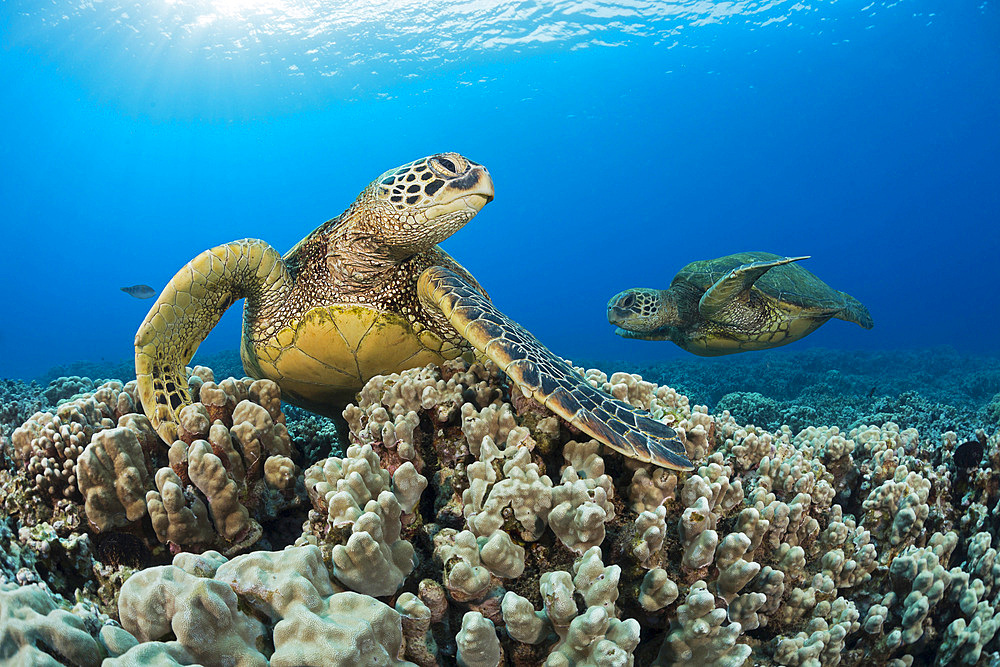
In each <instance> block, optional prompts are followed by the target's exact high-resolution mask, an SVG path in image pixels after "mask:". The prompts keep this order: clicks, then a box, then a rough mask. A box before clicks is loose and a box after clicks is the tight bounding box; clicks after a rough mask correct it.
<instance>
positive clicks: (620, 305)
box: [608, 287, 662, 332]
mask: <svg viewBox="0 0 1000 667" xmlns="http://www.w3.org/2000/svg"><path fill="white" fill-rule="evenodd" d="M660 302H661V290H657V289H647V288H644V287H636V288H633V289H627V290H625V291H624V292H619V293H618V294H616V295H614V296H613V297H611V300H610V301H608V322H610V323H611V324H614V325H615V326H618V327H621V328H622V329H627V330H629V331H642V332H645V331H654V330H656V329H659V328H660V327H661V326H662V323H661V322H660V319H661V318H660V317H659V313H660Z"/></svg>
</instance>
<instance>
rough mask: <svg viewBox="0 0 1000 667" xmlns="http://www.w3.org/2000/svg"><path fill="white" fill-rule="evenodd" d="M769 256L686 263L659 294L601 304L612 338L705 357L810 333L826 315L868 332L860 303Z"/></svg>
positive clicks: (625, 295) (629, 294) (639, 292)
mask: <svg viewBox="0 0 1000 667" xmlns="http://www.w3.org/2000/svg"><path fill="white" fill-rule="evenodd" d="M803 259H808V257H781V256H780V255H774V254H772V253H769V252H740V253H737V254H735V255H728V256H726V257H719V258H718V259H707V260H702V261H698V262H691V263H690V264H688V265H687V266H685V267H684V268H683V269H681V270H680V272H678V274H677V275H676V276H675V277H674V279H673V281H671V283H670V288H669V289H666V290H658V289H646V288H633V289H628V290H625V291H624V292H619V293H618V294H616V295H615V296H614V297H612V298H611V300H610V301H609V302H608V321H609V322H610V323H611V324H614V325H616V326H617V327H618V328H617V329H616V330H615V333H617V334H618V335H619V336H623V337H625V338H642V339H644V340H672V341H673V342H675V343H677V344H678V345H679V346H681V347H682V348H684V349H685V350H687V351H688V352H693V353H694V354H698V355H701V356H705V357H712V356H718V355H722V354H732V353H734V352H747V351H749V350H765V349H768V348H771V347H778V346H779V345H786V344H788V343H791V342H793V341H796V340H798V339H800V338H802V337H803V336H807V335H808V334H810V333H812V332H813V331H815V330H816V329H817V328H818V327H819V326H820V325H821V324H823V323H824V322H826V321H827V320H828V319H830V318H831V317H837V318H840V319H842V320H847V321H848V322H855V323H857V324H860V325H861V326H863V327H864V328H865V329H871V328H872V325H873V323H872V317H871V315H869V314H868V309H867V308H865V307H864V306H863V305H862V304H861V302H860V301H858V300H857V299H855V298H854V297H853V296H851V295H849V294H845V293H844V292H838V291H837V290H835V289H833V288H832V287H830V286H829V285H827V284H826V283H824V282H823V281H822V280H820V279H819V278H817V277H816V276H814V275H813V274H812V273H810V272H809V271H807V270H806V269H804V268H802V267H801V266H800V265H799V264H797V263H796V262H798V261H799V260H803Z"/></svg>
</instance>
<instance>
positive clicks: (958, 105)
mask: <svg viewBox="0 0 1000 667" xmlns="http://www.w3.org/2000/svg"><path fill="white" fill-rule="evenodd" d="M0 42H2V46H3V48H2V49H0V72H2V77H3V81H2V83H3V85H2V93H0V94H2V95H3V98H4V100H3V104H2V105H0V124H2V127H3V128H4V139H3V141H2V142H0V164H2V165H3V177H2V179H0V206H2V208H0V210H2V214H0V225H2V230H3V246H4V248H5V252H4V261H3V265H2V268H0V276H2V282H0V313H2V314H3V320H2V321H3V323H4V324H3V326H2V327H0V348H2V349H3V350H4V353H3V354H2V355H0V377H19V378H33V377H37V376H39V375H40V374H42V373H43V372H44V371H45V370H46V369H48V368H50V367H52V366H54V365H57V364H64V363H68V362H72V361H77V360H94V361H100V360H104V361H117V360H121V359H128V358H129V357H130V356H131V354H132V339H133V336H134V334H135V331H136V328H137V327H138V325H139V323H140V322H141V321H142V319H143V317H144V315H145V313H146V311H147V310H148V308H149V306H150V301H142V300H137V299H134V298H132V297H130V296H128V295H126V294H124V293H123V292H121V291H119V287H121V286H125V285H132V284H136V283H147V284H149V285H151V286H153V287H154V288H155V289H156V290H159V289H160V288H162V286H163V285H164V284H166V282H167V281H168V280H169V279H170V277H171V276H172V275H173V274H174V272H175V271H177V270H178V269H179V268H180V267H181V266H182V265H183V264H184V263H185V262H187V261H188V260H189V259H191V258H192V257H194V256H195V255H196V254H197V253H198V252H200V251H201V250H203V249H205V248H208V247H211V246H213V245H217V244H219V243H223V242H226V241H230V240H233V239H237V238H243V237H248V236H250V237H258V238H263V239H266V240H267V241H269V242H270V243H271V244H272V245H274V246H275V247H276V248H278V249H279V250H280V251H282V252H283V251H285V250H287V249H288V248H290V247H291V246H292V245H294V243H295V242H296V241H298V240H299V239H300V238H302V237H303V236H304V235H305V234H307V233H308V232H309V231H311V230H312V229H313V228H314V227H316V226H317V225H319V224H320V223H322V222H323V221H325V220H327V219H328V218H331V217H333V216H335V215H337V214H338V213H340V212H341V211H342V210H343V209H344V208H345V207H346V206H347V205H348V204H349V203H350V202H351V201H352V200H353V198H354V197H355V196H356V194H357V193H358V192H359V191H360V190H361V189H362V188H363V187H364V186H365V185H366V184H367V183H368V182H369V181H371V180H372V179H373V178H374V177H376V176H377V175H378V174H380V173H381V172H382V171H383V170H385V169H388V168H390V167H393V166H395V165H398V164H401V163H404V162H408V161H410V160H412V159H415V158H417V157H420V156H423V155H427V154H430V153H434V152H438V151H446V150H454V151H459V152H462V153H463V154H465V155H468V156H469V157H471V158H472V159H474V160H476V161H478V162H481V163H483V164H485V165H486V166H487V167H488V168H489V169H490V171H491V173H492V175H493V177H494V180H495V183H496V191H497V196H496V200H495V201H494V202H493V203H491V204H490V205H489V206H487V207H486V208H485V209H484V210H483V212H482V213H481V214H480V215H479V216H477V217H476V218H475V219H474V220H473V221H472V222H471V223H470V224H469V226H468V227H467V228H465V229H463V230H461V231H460V232H458V233H457V234H455V236H454V237H452V238H451V239H449V240H448V241H446V242H445V243H444V244H443V245H444V247H445V249H446V250H447V251H448V252H450V253H451V254H452V255H454V256H455V257H456V258H457V259H458V260H459V261H461V262H462V263H463V264H464V265H465V266H466V267H467V268H468V269H469V270H470V271H472V273H473V274H474V275H475V276H476V277H477V278H478V279H479V281H480V282H481V283H482V285H483V286H484V287H486V289H487V290H488V291H489V292H490V294H491V296H492V298H493V300H494V302H495V303H496V304H497V305H498V306H499V307H500V309H501V310H503V311H504V312H506V313H507V314H509V315H510V316H511V317H513V318H514V319H516V320H517V321H519V322H520V323H522V324H523V325H524V326H525V327H527V328H528V329H529V330H531V331H532V332H534V333H535V334H536V335H537V336H538V337H539V338H540V339H541V340H542V341H543V342H545V343H546V344H548V345H549V347H551V348H552V349H553V350H554V351H556V352H557V353H558V354H561V355H563V356H567V357H569V358H592V359H593V358H597V359H625V360H632V361H643V360H650V359H670V358H677V357H680V356H685V355H686V354H687V353H684V352H682V351H680V350H679V349H678V348H676V347H674V346H673V345H671V344H670V343H662V342H658V343H653V342H645V341H632V340H622V339H619V338H617V337H616V336H615V335H614V334H613V330H612V327H611V326H610V325H608V323H607V321H606V319H605V304H606V302H607V300H608V298H609V297H610V296H611V295H613V294H614V293H616V292H618V291H620V290H622V289H625V288H627V287H633V286H647V287H666V286H667V285H668V284H669V281H670V279H671V277H672V276H673V275H674V273H675V272H676V271H677V270H678V269H679V268H680V267H682V266H683V265H684V264H686V263H688V262H690V261H692V260H695V259H705V258H710V257H716V256H720V255H724V254H729V253H733V252H738V251H743V250H766V251H770V252H775V253H781V254H788V255H811V256H812V257H811V259H809V260H808V263H807V268H809V269H810V270H811V271H813V272H814V273H815V274H817V275H818V276H819V277H820V278H822V279H824V280H825V281H827V282H828V283H829V284H830V285H832V286H833V287H835V288H837V289H840V290H844V291H846V292H848V293H850V294H852V295H854V296H855V297H857V298H858V299H860V300H861V301H862V302H863V303H865V304H866V305H867V306H868V308H869V309H870V311H871V313H872V315H873V317H874V319H875V323H876V324H875V328H874V329H873V330H871V331H864V330H862V329H861V328H859V327H857V326H855V325H852V324H848V323H845V322H840V321H832V322H830V323H828V324H827V325H825V326H824V327H822V328H821V329H820V330H819V331H817V332H816V333H814V334H812V335H811V336H810V337H809V338H807V339H805V340H803V341H801V342H799V343H796V344H795V346H793V347H796V348H807V347H811V346H822V347H826V348H832V349H840V350H895V349H899V348H911V347H926V346H938V345H950V346H953V347H954V348H956V349H958V350H960V351H965V352H970V353H984V354H992V355H995V354H997V353H1000V336H998V334H997V332H998V329H1000V314H998V312H1000V298H998V296H997V279H996V271H997V264H998V257H1000V231H998V223H1000V214H998V211H1000V158H998V156H1000V11H998V9H997V6H996V4H995V3H992V2H987V1H985V0H973V1H965V0H948V1H944V2H942V1H936V2H935V1H932V0H897V1H882V2H870V3H864V2H858V3H851V2H845V1H843V0H842V1H840V2H788V1H779V0H772V1H758V2H751V1H745V2H738V1H737V2H707V1H704V0H701V1H695V0H685V1H679V2H623V3H606V2H461V3H452V2H420V3H416V2H409V1H406V0H399V1H396V2H379V3H374V2H362V3H352V4H351V5H350V6H342V7H331V6H330V5H328V4H327V3H320V2H315V1H313V2H305V1H297V0H246V1H243V2H241V1H238V0H152V1H150V2H101V1H93V0H92V1H88V2H73V3H69V2H62V1H60V0H53V1H51V2H33V1H28V0H8V1H7V2H4V3H3V4H2V5H0ZM240 315H241V313H240V309H239V308H233V309H231V311H230V312H229V313H228V314H227V315H226V316H225V318H224V319H223V321H222V322H221V323H220V325H219V326H218V327H217V328H216V330H215V331H213V332H212V333H211V335H210V336H209V337H208V339H207V340H206V341H205V343H204V344H203V346H202V351H203V352H212V351H216V350H223V349H231V348H235V347H236V346H237V344H238V339H239V331H240ZM767 354H771V353H767Z"/></svg>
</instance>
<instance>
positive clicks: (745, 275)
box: [698, 255, 809, 320]
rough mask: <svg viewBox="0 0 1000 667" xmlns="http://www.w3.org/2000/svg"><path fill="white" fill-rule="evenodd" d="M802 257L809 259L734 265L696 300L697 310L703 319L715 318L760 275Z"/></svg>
mask: <svg viewBox="0 0 1000 667" xmlns="http://www.w3.org/2000/svg"><path fill="white" fill-rule="evenodd" d="M803 259H809V255H806V256H804V257H782V258H781V259H775V260H760V261H756V262H750V263H748V264H743V265H742V266H738V267H736V268H735V269H733V270H732V271H730V272H729V273H727V274H726V275H725V276H723V277H722V278H719V279H718V280H717V281H716V282H715V284H714V285H712V286H711V287H709V288H708V290H707V291H706V292H705V294H704V295H702V297H701V300H700V301H699V302H698V312H699V313H701V316H702V317H704V318H705V319H709V320H712V319H715V315H717V314H718V313H720V312H722V311H724V310H725V309H726V307H727V306H729V304H730V303H731V302H732V300H733V299H734V298H735V297H736V295H737V294H740V293H741V292H745V291H746V290H748V289H750V288H751V287H753V284H754V283H755V282H757V280H758V279H759V278H760V277H761V276H762V275H764V274H765V273H767V272H768V271H770V270H771V269H773V268H774V267H776V266H781V265H783V264H791V263H792V262H798V261H800V260H803Z"/></svg>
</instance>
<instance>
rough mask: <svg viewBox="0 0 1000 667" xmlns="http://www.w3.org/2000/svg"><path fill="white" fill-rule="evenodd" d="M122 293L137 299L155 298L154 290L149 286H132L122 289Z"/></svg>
mask: <svg viewBox="0 0 1000 667" xmlns="http://www.w3.org/2000/svg"><path fill="white" fill-rule="evenodd" d="M122 291H123V292H125V293H126V294H128V295H130V296H134V297H135V298H137V299H149V298H152V297H154V296H156V290H154V289H153V288H152V287H150V286H149V285H132V286H131V287H123V288H122Z"/></svg>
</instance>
